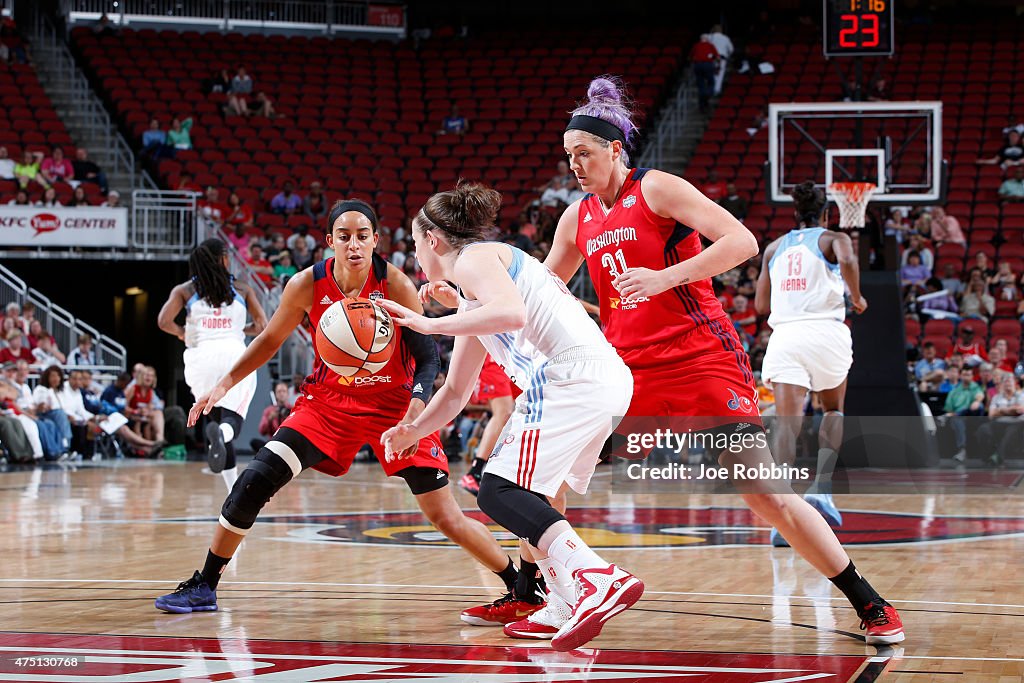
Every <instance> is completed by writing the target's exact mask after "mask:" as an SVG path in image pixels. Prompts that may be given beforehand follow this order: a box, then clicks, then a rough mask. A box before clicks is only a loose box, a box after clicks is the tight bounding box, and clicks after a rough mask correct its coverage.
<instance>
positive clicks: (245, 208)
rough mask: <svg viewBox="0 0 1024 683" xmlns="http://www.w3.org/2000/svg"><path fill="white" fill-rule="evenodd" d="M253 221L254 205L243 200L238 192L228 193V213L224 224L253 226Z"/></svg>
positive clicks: (229, 225)
mask: <svg viewBox="0 0 1024 683" xmlns="http://www.w3.org/2000/svg"><path fill="white" fill-rule="evenodd" d="M252 222H253V211H252V207H251V206H249V205H248V204H246V203H244V202H243V201H242V198H241V197H239V196H238V193H237V192H232V193H231V194H230V195H228V205H227V214H226V215H225V216H224V224H225V225H227V226H228V227H234V226H236V225H241V226H243V227H245V228H251V227H252Z"/></svg>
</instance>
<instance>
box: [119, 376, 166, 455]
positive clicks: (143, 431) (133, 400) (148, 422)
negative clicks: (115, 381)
mask: <svg viewBox="0 0 1024 683" xmlns="http://www.w3.org/2000/svg"><path fill="white" fill-rule="evenodd" d="M125 400H126V401H127V412H126V413H125V416H126V417H127V418H128V419H129V420H131V424H132V429H133V430H134V431H135V433H136V434H138V435H139V436H141V437H143V438H146V439H149V440H150V441H163V440H164V416H163V411H162V408H161V406H162V405H163V400H162V399H161V398H160V396H159V394H157V390H156V370H155V369H154V368H152V367H149V366H144V367H143V368H142V370H141V371H140V372H139V374H138V379H137V380H136V381H135V382H134V383H133V384H129V385H128V387H127V388H126V389H125Z"/></svg>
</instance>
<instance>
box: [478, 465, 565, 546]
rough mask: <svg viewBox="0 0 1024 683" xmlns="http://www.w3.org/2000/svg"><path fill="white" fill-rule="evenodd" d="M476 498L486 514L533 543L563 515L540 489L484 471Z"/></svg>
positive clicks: (536, 543)
mask: <svg viewBox="0 0 1024 683" xmlns="http://www.w3.org/2000/svg"><path fill="white" fill-rule="evenodd" d="M476 501H477V504H478V505H479V506H480V509H481V510H483V511H484V512H485V513H486V514H487V516H488V517H490V518H491V519H493V520H494V521H495V522H497V523H498V524H500V525H501V526H503V527H505V528H506V529H508V530H509V531H511V532H512V533H514V534H515V535H516V536H518V537H519V538H525V539H527V540H528V541H530V543H531V544H533V546H534V547H537V545H538V544H539V543H540V537H541V536H543V535H544V532H545V531H547V530H548V529H549V528H550V527H551V525H552V524H555V523H556V522H560V521H562V520H564V519H565V517H564V516H562V513H560V512H559V511H558V510H556V509H555V508H553V507H551V503H549V502H548V499H547V498H545V497H544V496H543V495H541V494H540V493H536V492H534V491H529V490H527V489H524V488H523V487H522V486H519V485H518V484H513V483H512V482H510V481H509V480H507V479H502V478H501V477H499V476H497V475H494V474H489V473H486V472H485V473H484V476H483V477H482V478H481V479H480V493H478V494H477V497H476Z"/></svg>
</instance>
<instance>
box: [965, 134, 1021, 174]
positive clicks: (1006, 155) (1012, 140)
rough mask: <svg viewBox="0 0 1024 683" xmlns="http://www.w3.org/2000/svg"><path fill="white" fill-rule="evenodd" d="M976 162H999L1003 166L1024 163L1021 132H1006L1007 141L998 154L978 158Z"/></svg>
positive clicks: (990, 163) (993, 163)
mask: <svg viewBox="0 0 1024 683" xmlns="http://www.w3.org/2000/svg"><path fill="white" fill-rule="evenodd" d="M975 163H977V164H988V165H992V166H994V165H996V164H998V165H999V166H1001V167H1002V168H1008V167H1010V166H1017V165H1018V164H1021V163H1024V144H1022V143H1021V134H1020V133H1018V132H1017V131H1016V130H1011V131H1010V132H1009V133H1007V134H1006V142H1005V143H1004V144H1003V146H1002V148H1001V149H1000V150H999V153H998V154H996V155H995V156H994V157H988V158H979V159H976V160H975Z"/></svg>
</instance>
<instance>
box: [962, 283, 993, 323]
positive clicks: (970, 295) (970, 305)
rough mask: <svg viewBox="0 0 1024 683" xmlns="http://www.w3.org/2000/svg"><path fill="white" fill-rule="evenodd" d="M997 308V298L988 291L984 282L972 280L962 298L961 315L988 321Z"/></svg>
mask: <svg viewBox="0 0 1024 683" xmlns="http://www.w3.org/2000/svg"><path fill="white" fill-rule="evenodd" d="M995 310H996V300H995V298H993V297H992V295H991V294H989V293H988V290H987V288H986V287H985V283H984V282H980V281H972V282H969V283H968V284H967V291H966V292H964V295H963V297H961V299H960V315H961V316H962V317H964V318H976V319H978V320H985V321H987V320H988V319H989V318H991V317H992V315H993V314H994V313H995Z"/></svg>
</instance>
